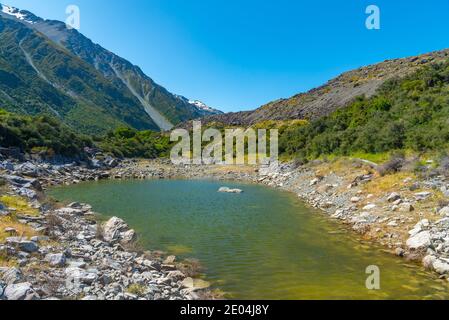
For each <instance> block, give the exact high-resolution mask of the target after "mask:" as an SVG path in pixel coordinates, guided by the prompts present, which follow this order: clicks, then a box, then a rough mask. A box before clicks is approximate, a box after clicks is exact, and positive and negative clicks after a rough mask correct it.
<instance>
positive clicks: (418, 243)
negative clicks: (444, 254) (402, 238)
mask: <svg viewBox="0 0 449 320" xmlns="http://www.w3.org/2000/svg"><path fill="white" fill-rule="evenodd" d="M430 245H431V238H430V232H429V231H421V232H419V233H417V234H416V235H414V236H412V237H410V238H409V239H408V240H407V247H408V248H409V249H410V250H415V251H420V250H425V249H427V248H428V247H429V246H430Z"/></svg>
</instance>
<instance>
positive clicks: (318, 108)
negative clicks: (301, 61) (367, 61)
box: [203, 49, 449, 125]
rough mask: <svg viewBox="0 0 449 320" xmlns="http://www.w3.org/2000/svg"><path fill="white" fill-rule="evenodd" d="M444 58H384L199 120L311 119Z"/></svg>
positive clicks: (444, 53) (447, 55)
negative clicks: (256, 106)
mask: <svg viewBox="0 0 449 320" xmlns="http://www.w3.org/2000/svg"><path fill="white" fill-rule="evenodd" d="M447 59H449V49H446V50H441V51H436V52H431V53H427V54H423V55H420V56H415V57H409V58H403V59H395V60H387V61H384V62H382V63H379V64H375V65H370V66H366V67H363V68H359V69H356V70H353V71H349V72H346V73H343V74H342V75H340V76H339V77H337V78H335V79H332V80H330V81H329V82H327V83H326V84H325V85H323V86H321V87H319V88H315V89H312V90H310V91H309V92H306V93H301V94H298V95H295V96H293V97H291V98H288V99H280V100H277V101H274V102H270V103H268V104H266V105H264V106H262V107H260V108H259V109H257V110H254V111H248V112H237V113H227V114H222V115H214V116H209V117H206V118H205V119H204V121H203V122H204V123H210V122H221V123H224V124H227V125H251V124H255V123H258V122H261V121H265V120H291V119H307V120H315V119H318V118H320V117H322V116H326V115H329V114H331V113H332V112H333V111H335V110H337V109H338V108H340V107H344V106H345V105H347V104H348V103H350V102H351V101H353V100H354V99H355V98H356V97H358V96H362V95H364V96H366V97H367V98H368V97H371V96H372V95H374V93H375V92H376V90H377V89H378V88H379V87H380V86H381V85H382V84H383V83H385V81H387V80H389V79H392V78H394V77H403V76H406V75H409V74H411V73H413V72H414V71H416V70H417V69H418V68H420V67H422V66H425V65H428V64H430V63H434V62H439V61H444V60H447Z"/></svg>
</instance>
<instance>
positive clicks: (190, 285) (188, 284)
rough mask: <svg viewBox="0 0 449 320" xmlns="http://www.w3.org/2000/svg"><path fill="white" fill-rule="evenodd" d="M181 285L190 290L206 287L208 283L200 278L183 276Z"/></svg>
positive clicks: (208, 285)
mask: <svg viewBox="0 0 449 320" xmlns="http://www.w3.org/2000/svg"><path fill="white" fill-rule="evenodd" d="M181 285H182V286H183V287H184V288H187V289H190V290H192V291H193V290H201V289H207V288H209V287H210V283H209V282H207V281H204V280H202V279H193V278H190V277H188V278H185V279H184V280H183V281H182V282H181Z"/></svg>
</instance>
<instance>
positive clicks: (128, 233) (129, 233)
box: [103, 217, 136, 244]
mask: <svg viewBox="0 0 449 320" xmlns="http://www.w3.org/2000/svg"><path fill="white" fill-rule="evenodd" d="M103 238H104V240H105V241H106V242H110V243H113V242H122V243H125V244H127V243H130V242H133V241H134V240H135V239H136V233H135V231H134V230H132V229H130V228H129V226H128V225H127V224H126V223H125V221H123V220H122V219H120V218H117V217H112V218H111V219H109V220H108V221H107V222H106V223H105V224H104V226H103Z"/></svg>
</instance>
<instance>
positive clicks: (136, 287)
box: [126, 283, 146, 297]
mask: <svg viewBox="0 0 449 320" xmlns="http://www.w3.org/2000/svg"><path fill="white" fill-rule="evenodd" d="M126 292H128V293H131V294H134V295H136V296H138V297H141V296H143V295H145V292H146V288H145V286H143V285H141V284H137V283H135V284H132V285H130V286H129V287H128V289H127V290H126Z"/></svg>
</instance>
